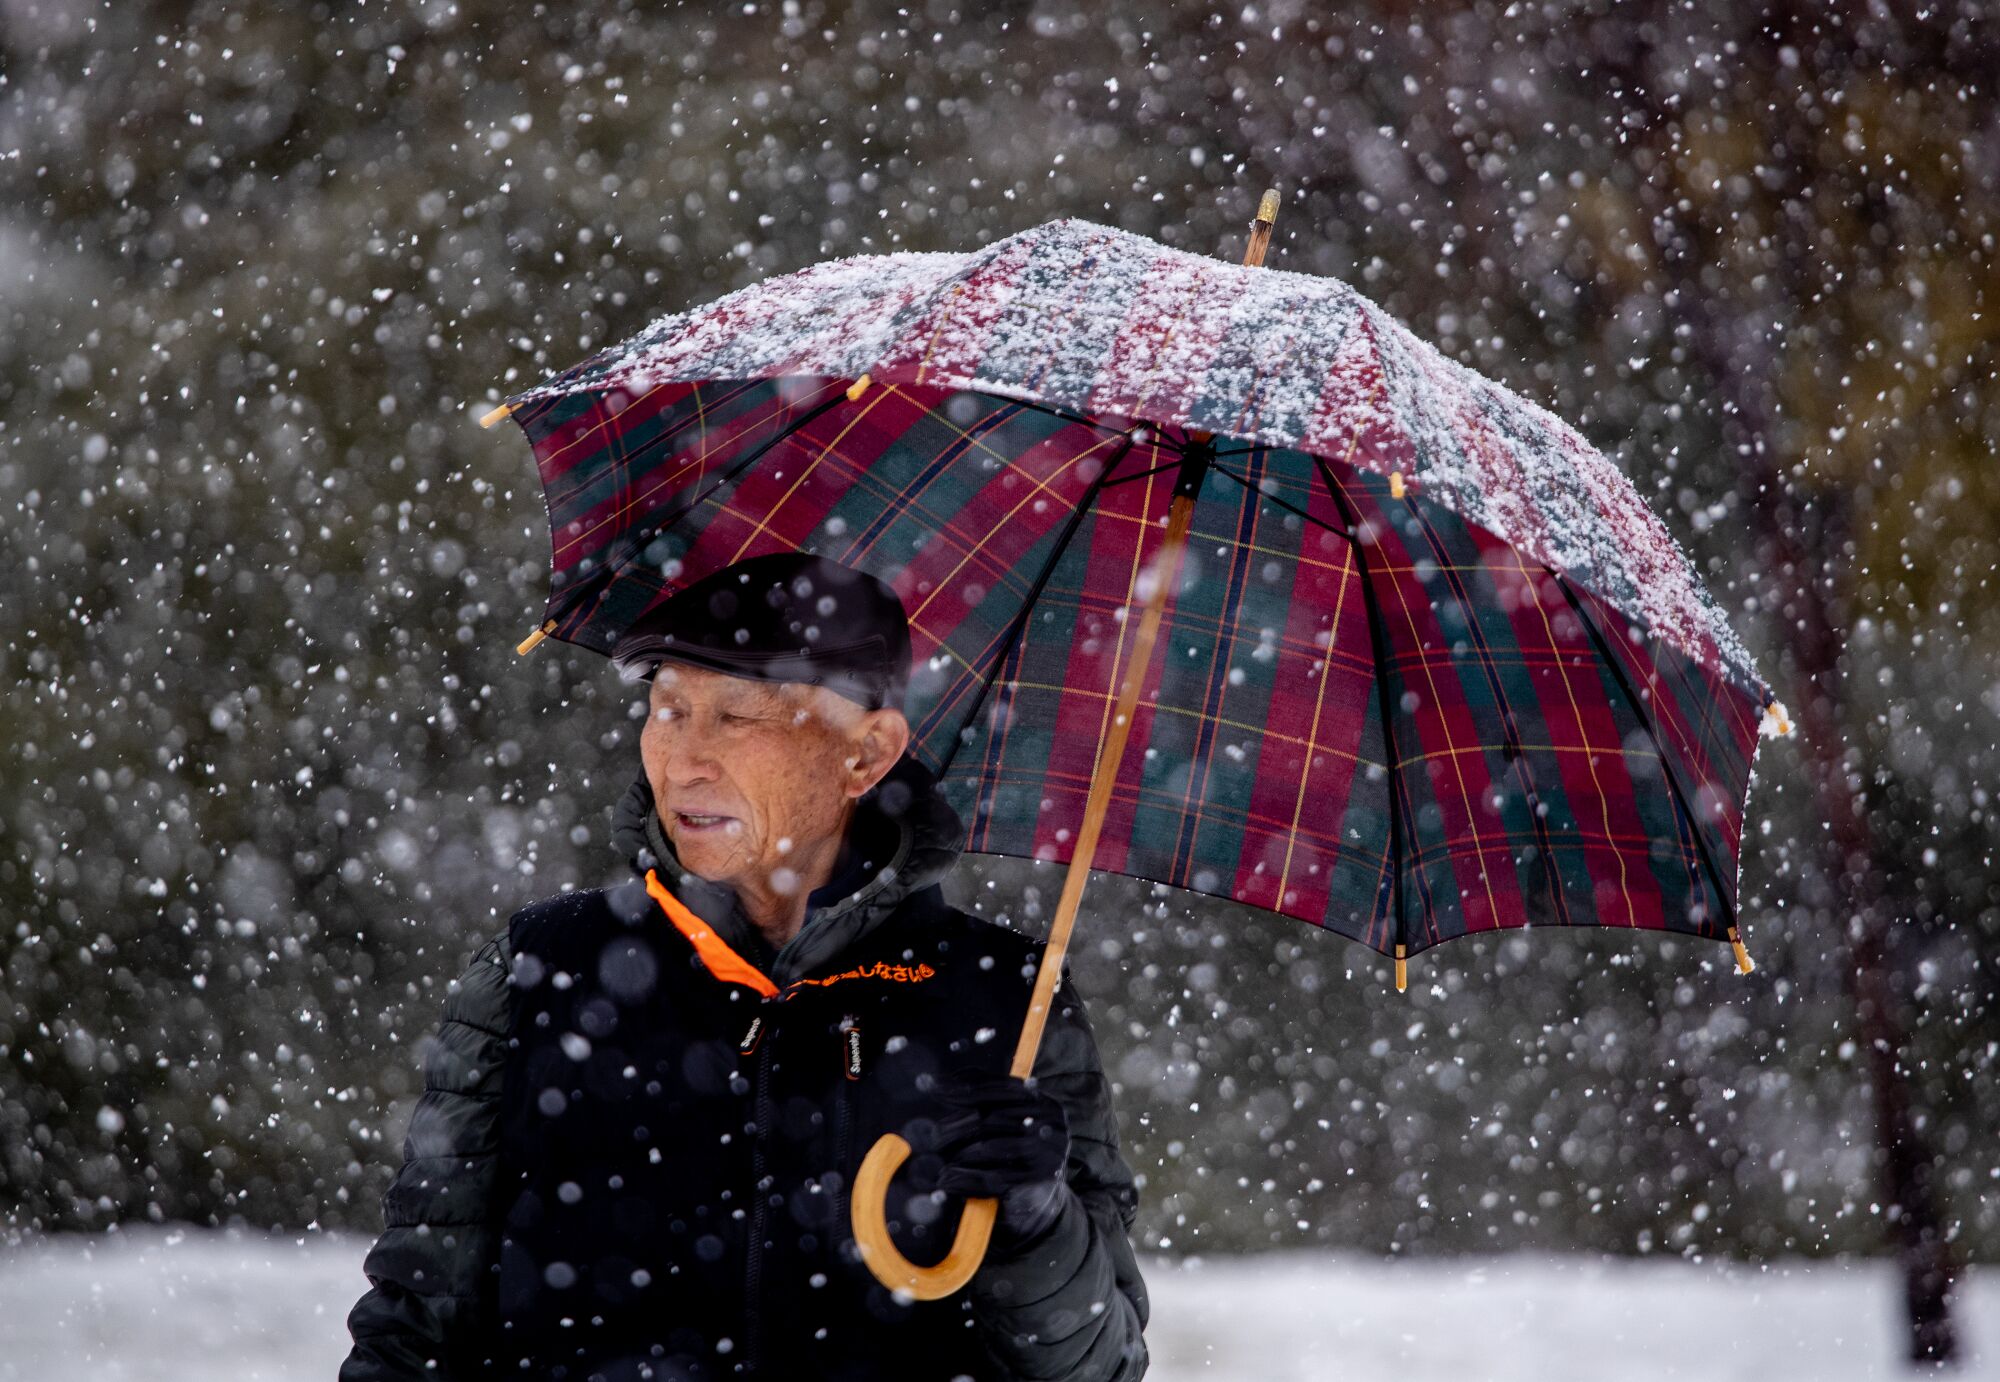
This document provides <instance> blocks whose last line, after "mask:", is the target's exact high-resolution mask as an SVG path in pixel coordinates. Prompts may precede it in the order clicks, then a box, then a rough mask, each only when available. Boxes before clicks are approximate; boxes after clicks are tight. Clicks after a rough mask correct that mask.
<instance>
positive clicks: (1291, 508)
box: [1208, 451, 1359, 546]
mask: <svg viewBox="0 0 2000 1382" xmlns="http://www.w3.org/2000/svg"><path fill="white" fill-rule="evenodd" d="M1236 454H1237V455H1248V454H1249V453H1248V452H1247V451H1243V452H1237V453H1236ZM1208 468H1209V469H1210V470H1213V471H1217V472H1219V473H1221V474H1223V475H1227V476H1228V477H1229V478H1230V479H1232V480H1234V481H1235V482H1236V483H1237V484H1239V485H1241V486H1243V488H1245V489H1247V490H1249V491H1250V492H1251V493H1253V494H1255V495H1256V496H1257V497H1258V498H1259V499H1262V500H1263V501H1264V502H1265V503H1267V504H1276V505H1277V506H1278V507H1279V508H1281V509H1283V510H1285V511H1286V512H1287V513H1295V514H1297V515H1298V516H1299V517H1300V518H1303V519H1304V520H1305V521H1306V522H1308V523H1310V524H1312V525H1313V526H1314V527H1315V528H1321V529H1324V530H1325V531H1327V532H1329V533H1332V534H1333V535H1334V536H1335V537H1344V538H1346V539H1347V540H1348V541H1349V542H1354V543H1355V544H1356V545H1357V546H1358V545H1359V543H1358V541H1357V540H1356V538H1355V536H1354V534H1353V532H1352V531H1351V530H1349V529H1347V528H1336V527H1334V526H1333V525H1332V524H1331V523H1329V522H1327V521H1326V520H1325V519H1324V518H1320V517H1318V516H1317V515H1315V514H1310V513H1307V512H1306V511H1305V510H1304V509H1302V508H1300V507H1299V506H1298V505H1297V504H1292V503H1288V502H1287V501H1285V500H1283V499H1280V498H1278V496H1277V495H1275V494H1266V493H1264V491H1263V490H1261V489H1259V488H1257V486H1255V485H1253V484H1251V483H1250V481H1249V480H1248V479H1247V478H1245V477H1244V476H1241V475H1238V474H1237V473H1236V472H1235V471H1233V470H1231V469H1230V468H1229V467H1228V466H1221V465H1216V464H1215V463H1214V462H1212V461H1211V462H1210V463H1209V467H1208Z"/></svg>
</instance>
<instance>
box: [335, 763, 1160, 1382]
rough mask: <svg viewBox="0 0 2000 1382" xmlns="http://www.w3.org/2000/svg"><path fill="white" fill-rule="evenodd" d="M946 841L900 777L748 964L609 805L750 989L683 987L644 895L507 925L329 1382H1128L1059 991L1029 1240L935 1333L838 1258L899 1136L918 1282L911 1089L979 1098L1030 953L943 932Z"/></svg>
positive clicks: (416, 1137) (1134, 1354) (927, 1202)
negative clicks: (804, 1381) (856, 1192)
mask: <svg viewBox="0 0 2000 1382" xmlns="http://www.w3.org/2000/svg"><path fill="white" fill-rule="evenodd" d="M962 838H963V834H962V830H961V827H960V825H959V822H958V820H957V818H956V817H955V816H954V815H953V813H952V812H951V810H950V808H949V807H948V806H946V805H945V804H944V802H943V801H942V799H941V798H940V797H938V795H937V794H936V792H935V791H934V789H933V786H932V783H931V781H930V779H929V777H928V775H927V774H925V773H924V771H923V770H922V769H921V768H920V767H918V766H917V765H915V764H914V763H912V762H910V761H909V760H905V761H904V763H903V764H901V765H899V766H898V768H897V770H896V771H895V772H894V773H892V774H891V776H890V777H889V778H888V779H887V780H885V782H884V783H883V784H882V785H881V787H880V788H878V789H877V791H876V792H874V793H872V794H871V795H870V796H869V797H868V798H865V799H864V801H863V803H862V809H861V810H859V811H858V812H857V813H856V817H855V823H854V828H853V829H852V830H851V831H850V833H849V837H848V841H847V848H846V850H845V851H844V853H843V856H842V860H841V863H840V865H839V866H838V869H837V872H836V875H835V878H834V880H833V881H832V882H830V883H829V884H828V885H827V887H825V888H823V889H821V890H820V891H819V892H816V893H815V894H814V895H813V898H812V899H811V905H810V906H809V908H808V912H807V919H806V924H805V926H804V927H803V928H802V929H801V930H800V932H799V935H798V936H797V937H796V938H794V939H793V940H792V941H791V942H790V943H789V944H788V945H786V946H785V947H784V949H783V950H781V951H779V952H778V953H776V954H772V953H770V952H769V951H768V949H766V948H765V947H764V946H763V945H762V943H761V940H760V938H759V937H758V934H757V932H756V930H755V928H753V927H751V926H750V925H749V923H748V921H747V920H746V919H745V918H744V917H743V915H742V913H741V912H740V910H739V909H738V908H737V906H736V904H735V899H734V896H733V894H731V893H729V892H728V891H727V890H725V889H720V888H717V887H714V886H712V885H709V884H707V883H705V882H703V881H702V880H701V879H698V878H695V877H693V876H692V875H687V874H683V873H681V872H680V870H679V869H678V867H677V863H676V861H675V860H674V858H673V855H672V851H671V847H670V846H669V845H668V843H667V842H666V840H665V838H664V837H663V835H662V833H661V831H660V829H659V821H658V818H657V816H656V815H655V813H654V811H653V802H652V796H651V793H650V791H649V790H648V789H647V787H646V784H645V781H644V779H643V778H641V779H640V781H638V782H636V783H635V784H634V785H633V788H632V790H631V791H630V792H628V793H627V795H626V797H625V799H624V801H623V802H621V803H620V806H619V810H618V812H617V820H616V828H615V831H614V841H613V842H614V844H615V845H617V846H619V847H620V849H621V852H623V853H624V854H625V855H626V857H628V858H630V859H631V860H632V861H633V864H634V866H635V869H636V870H638V871H640V872H643V871H645V870H646V869H648V868H651V867H653V866H654V865H656V864H657V870H656V877H657V878H659V879H660V880H663V881H664V882H665V883H666V884H667V886H668V887H670V888H671V890H672V892H673V893H674V894H675V895H676V896H677V897H679V898H680V899H681V900H682V901H683V902H685V903H686V904H687V905H688V907H689V908H690V909H691V910H692V911H693V912H694V913H695V914H696V915H697V916H698V917H699V918H700V919H701V920H702V921H705V922H707V923H708V925H709V926H710V927H712V928H713V930H714V932H715V933H716V937H717V938H719V941H720V942H721V943H722V944H725V945H727V946H728V947H729V948H730V949H731V950H733V951H734V953H735V955H737V956H740V957H741V959H742V960H743V961H747V962H748V965H749V966H751V967H754V969H755V970H756V971H757V973H756V976H755V977H754V978H752V977H750V976H749V975H747V974H741V973H738V974H736V975H735V976H734V978H735V981H734V982H726V981H725V980H727V979H729V978H730V977H731V974H730V971H731V968H732V966H731V963H730V959H729V956H728V955H727V954H726V953H724V952H722V951H719V950H717V949H715V948H714V943H713V942H710V943H707V944H706V955H705V958H704V957H701V956H698V955H697V950H696V947H695V945H693V944H692V943H691V942H690V940H689V939H688V938H687V937H686V936H685V935H683V934H682V933H681V932H680V931H679V930H677V929H676V928H675V927H674V926H673V925H672V924H671V923H670V922H669V921H668V920H667V918H666V916H665V914H664V912H663V910H662V909H661V907H660V906H659V905H658V904H657V903H656V902H655V900H654V899H653V897H652V896H650V895H649V893H648V890H647V884H646V882H645V881H644V879H635V880H634V881H633V882H632V883H628V884H625V885H621V886H619V887H614V888H609V889H597V890H590V891H584V892H575V893H568V894H564V895H562V896H559V897H556V898H551V899H549V900H548V901H546V902H542V903H539V904H537V905H535V906H533V907H529V908H527V909H525V910H523V911H521V912H519V913H516V914H515V916H514V917H513V918H512V920H511V922H510V925H509V927H508V930H507V933H506V934H505V935H503V936H499V937H496V938H494V940H493V941H491V942H489V943H488V944H487V945H486V946H485V947H484V948H483V949H482V950H481V951H480V952H479V954H478V955H477V956H476V957H475V959H474V962H473V964H472V967H471V968H470V970H468V971H467V973H466V975H465V976H464V977H463V978H462V979H461V980H459V982H458V983H457V985H456V986H455V987H454V989H453V990H452V992H451V994H450V996H449V997H448V999H447V1001H446V1004H445V1021H444V1025H443V1027H442V1029H441V1030H440V1032H439V1035H438V1039H437V1041H436V1043H435V1044H434V1045H433V1046H432V1047H431V1049H430V1051H429V1053H428V1055H427V1057H426V1060H425V1090H424V1094H423V1096H422V1098H421V1099H420V1100H419V1102H418V1105H417V1108H416V1111H415V1113H414V1114H413V1116H412V1118H411V1122H410V1129H409V1137H408V1141H407V1143H406V1147H405V1161H404V1165H403V1168H402V1171H401V1172H400V1173H399V1174H398V1176H397V1178H396V1181H395V1184H394V1185H393V1186H392V1187H391V1188H390V1191H389V1194H388V1197H387V1199H386V1201H385V1205H384V1212H385V1217H386V1219H387V1223H388V1228H387V1231H386V1232H385V1233H384V1234H383V1236H382V1238H381V1239H380V1241H378V1242H377V1243H376V1245H375V1247H374V1249H373V1250H372V1251H371V1252H370V1253H369V1255H368V1259H367V1262H366V1264H365V1270H366V1271H367V1274H368V1276H369V1279H370V1281H371V1282H372V1283H373V1287H372V1289H371V1290H370V1291H369V1292H368V1293H367V1294H366V1295H364V1296H363V1297H362V1298H361V1300H360V1301H359V1302H358V1303H357V1304H356V1305H355V1307H354V1309H353V1311H352V1313H351V1314H350V1315H349V1318H348V1326H349V1329H350V1331H351V1332H352V1334H353V1337H354V1348H353V1351H352V1352H351V1354H350V1355H349V1357H348V1359H347V1362H346V1364H345V1365H344V1366H343V1367H342V1369H341V1373H340V1376H341V1379H342V1382H375V1379H390V1378H399V1379H400V1378H413V1379H414V1378H426V1379H435V1378H444V1379H466V1378H474V1377H486V1376H502V1375H504V1376H508V1377H522V1376H533V1377H538V1378H572V1379H585V1378H604V1379H606V1382H613V1380H614V1379H615V1380H616V1382H624V1379H640V1378H648V1377H651V1378H663V1379H665V1378H671V1379H677V1380H678V1379H688V1382H693V1379H709V1378H716V1379H719V1378H759V1379H781V1378H782V1379H794V1378H809V1377H810V1378H839V1379H856V1380H857V1382H858V1380H859V1379H873V1378H897V1379H902V1378H910V1379H918V1378H939V1379H943V1378H955V1377H973V1378H996V1379H999V1378H1077V1379H1120V1382H1129V1380H1130V1379H1137V1378H1138V1377H1140V1376H1141V1375H1142V1374H1143V1373H1144V1371H1145V1367H1146V1352H1145V1345H1144V1343H1143V1340H1142V1338H1141V1333H1140V1331H1141V1329H1142V1328H1143V1326H1144V1324H1145V1320H1146V1295H1145V1288H1144V1285H1143V1283H1142V1282H1141V1281H1140V1279H1139V1274H1138V1270H1137V1267H1136V1264H1135V1263H1134V1260H1133V1256H1132V1250H1131V1246H1130V1242H1129V1239H1128V1237H1127V1230H1128V1229H1129V1227H1130V1224H1131V1220H1132V1216H1133V1211H1134V1208H1135V1203H1136V1197H1135V1194H1134V1191H1133V1185H1132V1176H1131V1172H1130V1171H1129V1170H1128V1169H1127V1167H1126V1165H1125V1163H1124V1160H1123V1158H1122V1157H1121V1156H1120V1154H1119V1151H1118V1136H1117V1123H1116V1119H1115V1116H1114V1114H1113V1111H1112V1107H1111V1094H1110V1087H1109V1085H1108V1083H1107V1082H1106V1080H1105V1078H1104V1074H1103V1071H1102V1069H1101V1066H1100V1064H1099V1060H1098V1056H1097V1049H1096V1043H1095V1041H1094V1039H1093V1038H1092V1036H1091V1032H1090V1027H1089V1024H1088V1022H1087V1020H1086V1018H1085V1016H1084V1011H1083V1006H1082V1003H1081V1001H1080V1000H1079V999H1078V997H1077V995H1076V993H1075V992H1074V990H1073V989H1071V988H1070V986H1069V984H1068V983H1067V982H1066V981H1065V983H1063V984H1062V985H1061V986H1060V987H1059V988H1058V990H1057V999H1056V1004H1055V1010H1054V1011H1053V1012H1052V1014H1051V1016H1050V1020H1049V1026H1048V1032H1047V1035H1046V1037H1045V1038H1044V1040H1043V1043H1042V1047H1041V1052H1040V1055H1039V1057H1038V1059H1037V1061H1036V1067H1035V1073H1036V1077H1037V1079H1038V1080H1039V1081H1040V1082H1041V1083H1042V1084H1043V1085H1044V1087H1046V1088H1048V1089H1049V1090H1050V1091H1051V1092H1053V1093H1054V1094H1055V1095H1056V1096H1057V1097H1058V1098H1059V1099H1061V1100H1062V1102H1063V1104H1064V1105H1065V1108H1066V1110H1067V1112H1068V1115H1069V1121H1070V1130H1071V1153H1070V1163H1069V1171H1068V1180H1069V1186H1070V1189H1071V1192H1072V1193H1071V1195H1070V1197H1069V1199H1068V1202H1067V1203H1066V1205H1065V1207H1064V1209H1063V1211H1062V1213H1061V1215H1060V1217H1059V1218H1058V1219H1057V1221H1056V1223H1055V1225H1054V1227H1053V1228H1052V1229H1051V1230H1050V1231H1049V1232H1048V1233H1047V1234H1045V1235H1044V1236H1042V1237H1041V1238H1039V1239H1037V1240H1036V1241H1034V1242H1032V1243H1027V1244H1021V1245H1016V1246H1014V1247H1012V1248H1009V1249H1005V1250H1003V1249H1001V1248H1000V1247H998V1246H996V1249H995V1251H993V1252H992V1253H989V1255H988V1258H987V1261H986V1264H985V1266H984V1267H983V1268H982V1269H981V1270H980V1272H979V1274H978V1275H977V1276H975V1277H974V1279H973V1281H972V1284H971V1285H970V1286H968V1287H967V1288H966V1289H965V1290H964V1291H962V1292H960V1293H959V1294H958V1295H957V1296H954V1297H951V1298H949V1299H947V1300H944V1301H939V1302H934V1303H929V1304H918V1303H901V1302H898V1301H897V1300H896V1299H895V1298H894V1297H893V1296H891V1295H890V1294H889V1293H888V1292H886V1291H884V1290H883V1289H882V1288H881V1287H880V1286H879V1285H878V1284H877V1283H876V1282H875V1281H874V1279H873V1277H871V1276H870V1275H869V1274H868V1272H867V1269H866V1268H865V1267H863V1266H862V1265H861V1264H860V1262H859V1261H858V1259H857V1256H856V1253H855V1250H854V1245H853V1242H852V1237H851V1232H850V1230H849V1227H848V1206H847V1194H846V1191H847V1186H848V1185H849V1184H850V1183H851V1179H852V1176H853V1174H854V1170H855V1168H856V1167H857V1166H858V1165H859V1163H860V1160H861V1158H862V1156H863V1155H864V1154H865V1153H866V1151H867V1149H868V1148H869V1147H870V1146H871V1145H873V1143H874V1141H875V1139H876V1138H877V1137H878V1136H880V1135H881V1134H883V1133H886V1132H892V1131H894V1132H901V1133H903V1134H904V1135H905V1136H906V1137H909V1138H910V1140H911V1141H912V1142H913V1143H914V1144H915V1145H916V1146H917V1148H918V1155H916V1156H914V1157H913V1158H912V1159H911V1161H910V1163H909V1164H908V1166H907V1167H906V1169H905V1171H904V1172H903V1173H901V1174H899V1176H898V1178H897V1181H896V1184H895V1186H894V1187H893V1189H892V1192H891V1195H890V1201H889V1213H890V1220H891V1228H892V1231H893V1232H894V1234H895V1236H896V1238H897V1241H898V1244H899V1246H900V1247H901V1248H902V1250H903V1251H904V1253H905V1254H906V1255H907V1256H909V1257H910V1258H911V1259H912V1260H915V1261H933V1260H935V1259H936V1258H937V1257H938V1256H939V1255H941V1253H942V1251H943V1249H944V1246H945V1244H947V1243H948V1242H949V1240H950V1236H951V1232H952V1229H953V1227H954V1226H955V1223H956V1215H955V1213H954V1212H953V1211H952V1209H951V1208H950V1207H949V1206H947V1207H945V1208H944V1209H943V1210H942V1212H941V1216H940V1211H939V1210H938V1209H937V1208H936V1207H935V1202H934V1201H933V1200H932V1199H931V1198H930V1197H929V1196H928V1195H927V1194H925V1193H924V1192H926V1191H927V1190H929V1189H930V1188H931V1186H932V1185H933V1184H934V1180H935V1176H936V1174H937V1171H938V1169H939V1166H938V1163H937V1158H935V1157H934V1156H931V1157H927V1156H925V1155H924V1154H923V1149H924V1147H925V1145H926V1139H927V1135H928V1133H929V1132H930V1130H931V1125H930V1119H931V1118H933V1117H934V1116H935V1115H936V1113H937V1111H938V1110H937V1106H936V1104H935V1102H934V1100H933V1098H932V1093H933V1090H934V1088H935V1085H934V1081H935V1079H936V1078H937V1077H939V1076H941V1075H947V1074H949V1073H951V1072H955V1071H956V1070H958V1069H960V1068H962V1067H973V1068H979V1069H986V1070H1004V1069H1005V1067H1006V1063H1007V1061H1008V1058H1009V1057H1010V1056H1011V1054H1012V1049H1013V1042H1014V1037H1015V1035H1016V1034H1017V1033H1018V1031H1019V1027H1020V1021H1021V1015H1022V1013H1023V1012H1024V1011H1025V1009H1026V1005H1027V998H1028V992H1029V988H1030V985H1031V982H1032V977H1033V972H1034V964H1035V959H1036V954H1037V950H1036V947H1035V946H1034V945H1033V943H1031V942H1030V941H1028V940H1027V939H1026V938H1024V937H1022V936H1019V935H1017V934H1016V933H1014V932H1011V931H1008V930H1006V929H1004V928H1001V927H996V926H992V925H990V924H987V923H984V922H980V921H978V920H976V919H975V918H972V917H970V916H967V915H966V914H964V913H962V912H959V911H956V910H955V909H953V908H951V907H949V906H947V905H946V904H945V903H944V901H943V897H942V894H941V891H940V889H939V887H938V880H939V879H940V878H942V877H943V875H944V874H945V873H946V872H947V871H948V870H949V869H950V868H951V867H952V865H953V863H954V862H955V861H956V859H957V856H958V848H959V841H960V840H961V839H962ZM510 975H511V980H510ZM769 989H775V990H777V993H776V996H770V995H769V994H768V992H767V990H769Z"/></svg>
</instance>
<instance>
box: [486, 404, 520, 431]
mask: <svg viewBox="0 0 2000 1382" xmlns="http://www.w3.org/2000/svg"><path fill="white" fill-rule="evenodd" d="M513 411H514V405H513V404H511V403H502V404H501V405H500V406H499V407H497V408H495V409H494V410H493V411H492V412H490V413H488V414H487V415H486V416H485V417H482V418H481V419H479V425H480V426H481V427H491V426H492V425H493V424H494V423H496V422H498V421H500V419H502V418H504V417H506V416H507V415H508V414H509V413H511V412H513Z"/></svg>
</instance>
